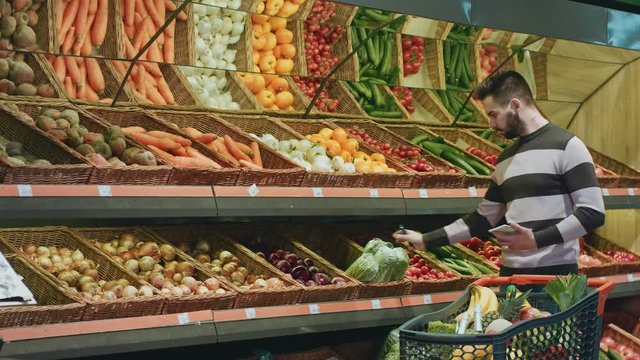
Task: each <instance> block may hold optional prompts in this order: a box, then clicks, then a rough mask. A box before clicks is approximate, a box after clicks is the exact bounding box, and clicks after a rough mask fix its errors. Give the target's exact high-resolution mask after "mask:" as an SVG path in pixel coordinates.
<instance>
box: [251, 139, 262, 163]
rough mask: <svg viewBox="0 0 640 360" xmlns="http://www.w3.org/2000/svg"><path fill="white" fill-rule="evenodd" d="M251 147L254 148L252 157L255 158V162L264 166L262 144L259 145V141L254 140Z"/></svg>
mask: <svg viewBox="0 0 640 360" xmlns="http://www.w3.org/2000/svg"><path fill="white" fill-rule="evenodd" d="M249 147H250V148H251V150H253V156H252V157H251V159H252V160H253V163H254V164H256V165H258V166H260V167H262V156H260V146H258V143H257V142H255V141H252V142H251V144H249Z"/></svg>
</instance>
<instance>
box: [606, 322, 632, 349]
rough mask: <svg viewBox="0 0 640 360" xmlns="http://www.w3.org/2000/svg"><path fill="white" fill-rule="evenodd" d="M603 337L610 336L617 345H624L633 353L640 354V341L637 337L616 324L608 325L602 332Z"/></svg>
mask: <svg viewBox="0 0 640 360" xmlns="http://www.w3.org/2000/svg"><path fill="white" fill-rule="evenodd" d="M634 333H635V332H634ZM602 336H603V337H604V336H608V337H610V338H612V339H613V341H615V342H616V344H618V345H624V346H626V347H628V348H629V349H630V350H631V351H633V352H635V353H640V339H638V337H637V335H632V334H630V333H629V332H627V331H625V330H623V329H621V328H620V327H618V326H616V325H614V324H609V325H607V327H606V328H604V329H603V331H602Z"/></svg>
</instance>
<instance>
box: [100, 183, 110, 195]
mask: <svg viewBox="0 0 640 360" xmlns="http://www.w3.org/2000/svg"><path fill="white" fill-rule="evenodd" d="M98 194H99V195H100V196H103V197H111V186H109V185H98Z"/></svg>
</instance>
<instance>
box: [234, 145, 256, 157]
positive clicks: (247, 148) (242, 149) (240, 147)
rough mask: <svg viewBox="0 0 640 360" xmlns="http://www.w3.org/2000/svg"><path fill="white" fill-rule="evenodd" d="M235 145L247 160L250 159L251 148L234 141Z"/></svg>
mask: <svg viewBox="0 0 640 360" xmlns="http://www.w3.org/2000/svg"><path fill="white" fill-rule="evenodd" d="M236 145H238V149H240V151H242V152H243V153H245V154H247V155H248V156H249V158H252V157H253V156H252V154H251V148H250V147H248V146H247V145H245V144H243V143H241V142H238V141H236Z"/></svg>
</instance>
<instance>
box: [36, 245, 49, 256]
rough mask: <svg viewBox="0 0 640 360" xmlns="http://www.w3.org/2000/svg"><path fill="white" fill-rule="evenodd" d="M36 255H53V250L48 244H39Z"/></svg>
mask: <svg viewBox="0 0 640 360" xmlns="http://www.w3.org/2000/svg"><path fill="white" fill-rule="evenodd" d="M36 255H38V256H49V255H51V252H50V251H49V248H48V247H46V246H38V248H37V249H36Z"/></svg>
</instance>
